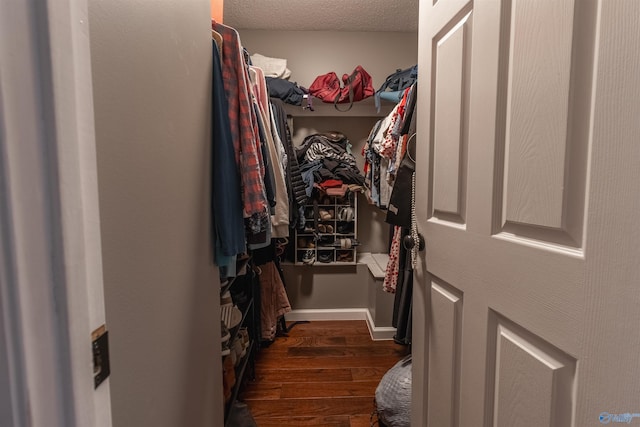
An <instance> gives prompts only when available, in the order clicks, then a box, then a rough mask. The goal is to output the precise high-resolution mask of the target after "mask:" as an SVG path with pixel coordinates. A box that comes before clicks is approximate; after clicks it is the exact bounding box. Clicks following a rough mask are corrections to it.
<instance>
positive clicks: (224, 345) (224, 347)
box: [222, 340, 231, 356]
mask: <svg viewBox="0 0 640 427" xmlns="http://www.w3.org/2000/svg"><path fill="white" fill-rule="evenodd" d="M229 354H231V347H229V340H227V341H225V342H223V343H222V355H223V356H228V355H229Z"/></svg>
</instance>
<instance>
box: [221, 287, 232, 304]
mask: <svg viewBox="0 0 640 427" xmlns="http://www.w3.org/2000/svg"><path fill="white" fill-rule="evenodd" d="M232 305H233V299H232V298H231V292H229V291H225V292H223V293H222V295H220V307H226V306H232Z"/></svg>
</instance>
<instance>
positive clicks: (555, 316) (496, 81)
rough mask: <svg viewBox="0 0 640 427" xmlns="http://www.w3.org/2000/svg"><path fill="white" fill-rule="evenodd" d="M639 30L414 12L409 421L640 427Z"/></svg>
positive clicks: (532, 11) (562, 15) (429, 9)
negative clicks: (416, 246)
mask: <svg viewBox="0 0 640 427" xmlns="http://www.w3.org/2000/svg"><path fill="white" fill-rule="evenodd" d="M638 22H640V1H637V0H615V1H608V0H601V1H597V0H476V1H457V0H422V1H421V2H420V30H419V33H420V34H419V51H420V52H419V72H420V80H419V81H420V83H419V92H418V93H419V95H418V106H417V108H418V110H417V114H418V117H419V121H418V137H417V145H418V160H417V161H418V172H417V183H418V184H417V185H418V187H417V188H418V191H417V192H416V193H417V216H418V227H419V229H420V232H421V233H422V234H423V235H424V237H425V239H426V249H425V251H424V252H422V256H421V258H420V262H419V266H418V269H417V272H416V283H415V285H414V286H415V290H414V292H415V294H414V295H415V298H416V301H415V303H414V307H415V308H414V310H415V312H414V331H413V340H414V351H413V352H414V372H413V375H414V377H413V378H414V380H413V383H414V393H413V402H412V408H413V409H412V425H415V426H425V425H427V426H430V427H450V426H451V427H454V426H466V427H480V426H486V427H488V426H501V427H545V426H554V427H555V426H574V427H586V426H598V425H606V424H610V425H615V424H618V423H623V422H624V423H626V424H627V425H638V426H640V362H639V360H640V359H639V357H640V356H638V354H639V353H640V333H638V325H640V268H639V265H640V226H639V225H638V222H637V215H638V213H639V212H640V176H639V175H640V124H639V123H640V102H639V101H638V100H639V99H640V30H638V25H637V23H638Z"/></svg>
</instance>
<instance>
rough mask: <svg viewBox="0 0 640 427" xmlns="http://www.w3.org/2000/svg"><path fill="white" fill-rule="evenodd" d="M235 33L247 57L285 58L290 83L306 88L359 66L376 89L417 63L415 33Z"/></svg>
mask: <svg viewBox="0 0 640 427" xmlns="http://www.w3.org/2000/svg"><path fill="white" fill-rule="evenodd" d="M292 19H295V18H292ZM238 31H239V32H240V39H241V41H242V44H243V45H244V47H245V48H247V50H249V52H250V53H252V54H253V53H260V54H262V55H266V56H271V57H276V58H285V59H286V60H287V66H288V68H289V69H290V70H291V78H290V80H292V81H296V82H298V84H300V85H302V86H306V87H309V86H310V85H311V83H312V82H313V80H314V79H315V78H316V76H318V75H320V74H325V73H328V72H329V71H334V72H335V73H336V74H337V75H338V76H339V77H342V75H343V74H350V73H351V72H352V71H353V69H354V68H355V67H356V65H362V67H363V68H364V69H365V70H367V72H368V73H369V74H370V75H371V77H372V79H373V85H374V87H375V88H376V89H377V88H378V87H379V86H380V85H381V84H382V83H384V80H385V79H386V77H387V76H388V75H389V74H391V73H393V72H394V71H395V70H396V68H407V67H410V66H412V65H416V64H417V63H418V33H417V32H414V33H410V32H361V31H266V30H245V29H241V28H239V29H238Z"/></svg>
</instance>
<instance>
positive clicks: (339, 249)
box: [295, 191, 359, 265]
mask: <svg viewBox="0 0 640 427" xmlns="http://www.w3.org/2000/svg"><path fill="white" fill-rule="evenodd" d="M357 213H358V199H357V197H356V194H355V193H353V192H347V193H346V194H345V195H344V196H328V195H325V194H320V193H319V192H317V191H316V192H314V194H313V196H312V198H311V199H309V201H308V202H307V205H306V206H305V208H304V216H305V222H304V228H302V229H300V228H299V229H297V230H296V236H295V263H296V264H300V265H323V264H333V265H335V264H355V263H356V251H357V247H358V245H359V242H358V240H357V237H358V236H357V229H358V227H357Z"/></svg>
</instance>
